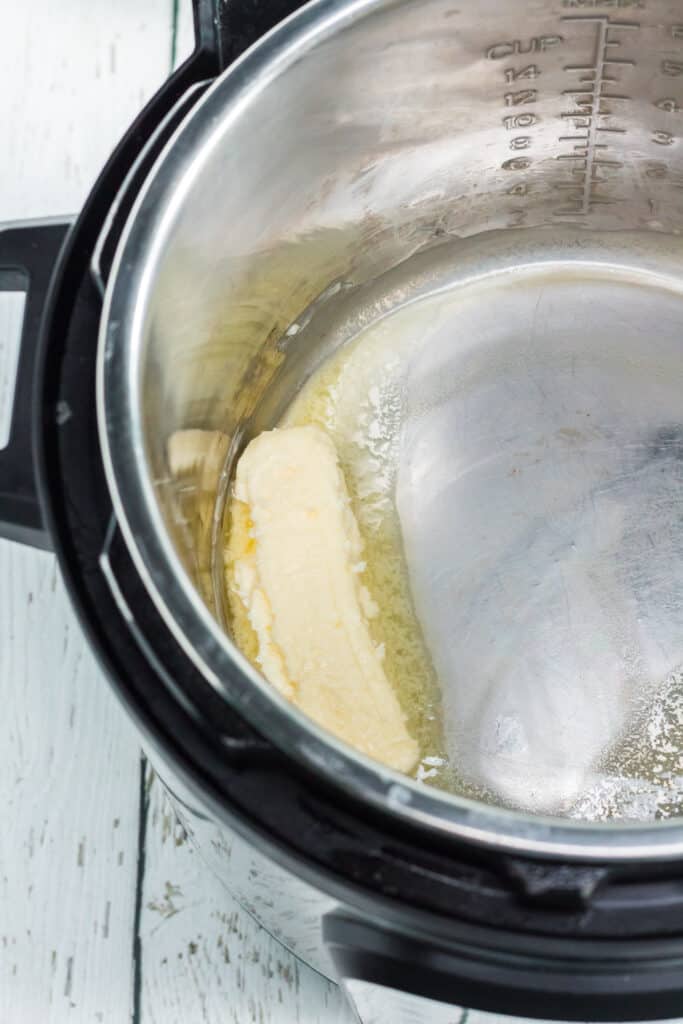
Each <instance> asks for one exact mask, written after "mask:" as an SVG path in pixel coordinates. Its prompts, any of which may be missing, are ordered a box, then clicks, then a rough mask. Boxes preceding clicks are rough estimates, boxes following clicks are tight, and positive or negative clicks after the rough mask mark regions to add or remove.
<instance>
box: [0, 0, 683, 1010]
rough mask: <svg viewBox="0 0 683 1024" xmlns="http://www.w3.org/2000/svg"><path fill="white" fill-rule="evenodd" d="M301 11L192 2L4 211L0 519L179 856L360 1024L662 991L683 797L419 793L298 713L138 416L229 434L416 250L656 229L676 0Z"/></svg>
mask: <svg viewBox="0 0 683 1024" xmlns="http://www.w3.org/2000/svg"><path fill="white" fill-rule="evenodd" d="M298 6H299V5H298V4H296V3H291V2H288V0H270V2H266V3H260V2H259V0H229V2H228V3H225V2H224V0H215V3H211V2H210V0H196V2H195V7H194V16H195V28H196V40H197V44H196V49H195V51H194V53H193V54H192V56H191V57H190V58H189V60H188V61H187V62H186V63H185V64H184V65H183V66H182V67H181V68H180V69H179V70H178V71H177V72H176V73H175V74H174V75H173V76H172V77H171V78H170V79H169V81H168V82H167V83H166V84H165V85H164V86H163V88H162V89H161V90H160V91H159V92H158V93H157V95H156V96H155V97H154V98H153V99H152V100H151V102H150V103H149V104H148V106H147V107H146V108H145V109H144V110H143V112H142V113H141V114H140V116H139V117H138V119H137V120H136V121H135V123H134V124H133V125H132V126H131V128H130V130H129V131H128V133H127V134H126V136H125V137H124V139H123V140H122V141H121V143H120V145H119V146H118V148H117V149H116V151H115V153H114V154H113V156H112V158H111V159H110V161H109V163H108V164H107V166H106V167H105V169H104V171H103V172H102V174H101V176H100V178H99V180H98V182H97V183H96V185H95V187H94V189H93V191H92V193H91V195H90V197H89V199H88V201H87V203H86V205H85V207H84V209H83V211H82V212H81V214H80V216H79V217H78V219H77V220H76V222H75V223H73V224H70V223H69V224H67V223H61V222H50V223H44V224H39V225H27V226H15V227H9V228H6V229H5V230H3V232H2V234H0V264H1V265H2V268H3V270H2V274H1V275H0V282H1V283H2V287H3V288H4V289H5V290H26V291H27V299H26V306H25V317H24V326H23V335H22V344H21V352H20V361H19V370H18V378H17V387H16V393H15V400H14V409H13V418H12V424H11V436H10V442H9V445H8V447H7V448H6V449H5V450H4V451H2V452H1V453H0V519H1V530H2V533H3V534H4V536H6V537H8V538H10V539H14V540H18V541H20V542H24V543H29V544H34V545H38V546H42V547H47V548H52V549H53V550H54V551H55V552H56V554H57V557H58V559H59V564H60V567H61V571H62V573H63V575H64V577H65V579H66V581H67V584H68V587H69V591H70V594H71V599H72V601H73V603H74V605H75V607H76V609H77V611H78V614H79V616H80V621H81V624H82V627H83V629H84V631H85V633H86V635H87V637H88V640H89V642H90V644H91V645H92V647H93V649H94V650H95V651H96V652H97V654H98V656H99V659H100V662H101V664H102V666H103V667H104V669H105V671H106V673H107V676H108V678H109V680H110V683H111V685H112V686H113V688H114V689H115V691H116V692H117V694H118V695H119V697H120V699H121V700H122V701H123V703H124V705H125V707H126V709H127V711H128V712H129V714H130V715H131V717H132V718H133V719H134V721H135V722H136V723H137V725H138V727H139V728H140V731H141V733H142V735H143V742H144V746H145V750H146V751H147V752H148V753H149V755H150V758H151V760H152V763H153V764H154V765H155V767H156V768H157V770H158V771H159V773H160V775H161V777H162V778H163V779H164V781H165V783H166V785H167V787H168V790H169V792H170V794H171V796H172V798H173V800H174V802H175V806H176V807H177V810H178V814H179V816H180V817H181V819H182V821H183V822H184V824H185V826H186V828H187V830H188V832H189V833H190V834H191V836H192V837H193V838H194V840H195V842H196V843H197V845H198V847H199V849H200V850H201V852H202V854H203V856H204V858H205V859H206V862H207V864H208V865H209V866H210V867H211V868H212V869H213V870H214V871H215V872H216V874H217V875H218V876H219V877H220V878H221V879H222V880H223V881H224V883H225V885H226V887H227V888H228V889H230V891H231V892H233V893H234V895H235V896H236V897H237V898H238V899H239V900H240V901H241V902H242V903H243V904H244V905H245V906H246V907H247V908H248V909H249V910H250V911H251V912H252V913H253V914H254V915H255V916H256V917H257V918H258V920H260V921H261V922H262V923H263V925H264V926H265V927H266V928H267V929H269V930H270V931H271V932H272V933H273V934H274V935H275V936H277V937H278V938H279V939H280V940H281V941H282V942H283V943H285V944H286V945H287V946H288V947H289V948H290V949H292V950H293V951H294V952H295V953H296V954H297V955H299V956H300V957H302V958H303V959H304V960H306V961H308V962H309V963H310V964H312V965H313V966H314V967H316V968H317V969H318V970H320V971H322V972H323V973H325V974H326V975H328V976H330V977H332V978H334V979H336V980H339V981H340V982H341V983H342V984H343V986H344V989H345V991H346V993H347V995H348V998H349V1000H350V1001H351V1003H352V1004H353V1005H354V1006H355V1008H356V1010H357V1013H358V1015H359V1018H360V1019H362V1020H363V1022H364V1024H370V1022H377V1024H388V1022H391V1024H398V1022H402V1021H403V1022H408V1021H411V1022H412V1021H415V1022H417V1021H423V1020H424V1021H430V1022H435V1024H438V1022H441V1021H443V1022H444V1024H445V1022H449V1024H450V1022H451V1021H453V1020H455V1019H457V1009H456V1008H458V1007H460V1008H463V1007H472V1008H476V1009H480V1010H487V1011H494V1012H497V1013H502V1014H508V1015H511V1016H515V1015H516V1016H526V1017H537V1018H544V1019H558V1020H592V1021H626V1020H644V1019H648V1020H651V1019H659V1018H670V1017H676V1016H680V1015H681V1013H683V823H681V822H680V820H679V819H677V818H675V817H674V818H672V819H671V820H669V821H657V822H650V823H631V824H628V823H623V822H604V823H600V824H595V823H589V822H579V821H567V820H563V819H560V818H548V817H543V816H540V815H533V814H523V813H521V812H515V811H512V810H509V809H505V808H503V807H498V806H495V805H494V804H491V803H484V802H478V801H477V800H474V799H465V798H459V797H455V796H449V795H447V794H444V793H441V792H439V791H438V790H437V789H434V788H430V787H427V786H424V785H420V784H418V783H416V782H413V781H411V780H408V779H406V778H404V777H402V776H399V775H397V774H395V773H393V772H392V771H390V770H388V769H386V768H383V767H382V766H380V765H378V764H375V763H373V762H371V761H369V760H367V759H365V758H364V757H362V756H361V755H359V754H357V753H355V752H354V751H352V750H351V749H350V748H348V747H346V746H344V745H343V744H342V743H340V742H338V741H336V740H335V739H334V738H333V737H331V736H330V735H329V734H327V733H325V732H324V731H323V730H321V729H320V728H318V727H317V726H315V725H314V724H313V723H312V722H311V721H309V720H308V719H306V718H304V716H302V715H301V714H300V713H298V712H297V710H296V709H295V708H293V707H292V706H291V705H289V704H288V703H287V702H286V701H285V700H283V699H282V698H280V697H279V696H278V694H277V693H276V692H275V691H274V689H272V688H271V687H269V686H268V685H267V684H266V683H265V682H264V681H263V680H262V679H260V677H259V676H258V675H257V674H256V673H255V672H254V670H253V669H252V668H251V667H250V665H249V664H248V663H247V661H246V659H245V658H243V657H242V656H241V655H240V654H239V652H238V651H237V650H236V649H235V647H234V646H233V645H232V644H231V642H230V640H229V638H228V637H227V635H226V634H225V631H224V630H223V628H222V627H221V625H220V609H219V608H217V607H216V601H215V597H214V591H215V588H214V587H213V576H212V572H213V570H212V559H211V553H212V550H213V546H214V545H215V541H216V536H215V526H214V520H213V517H212V514H211V510H212V508H213V505H214V503H215V498H216V494H217V493H219V492H220V489H221V476H220V469H221V468H222V467H218V469H217V471H216V472H215V473H213V474H212V473H208V472H207V467H206V464H200V463H199V462H198V463H197V464H196V465H190V466H188V467H186V468H185V470H184V471H183V473H182V474H181V477H180V478H178V477H177V476H174V474H173V473H172V472H171V471H170V469H169V465H168V448H167V445H168V441H169V438H170V437H171V436H172V435H173V434H174V432H176V431H178V430H186V429H192V430H203V431H211V432H220V435H221V437H223V438H224V439H225V449H224V450H223V452H222V454H223V456H224V457H225V458H227V460H228V464H230V460H231V459H233V460H234V456H235V454H236V453H237V452H239V450H240V448H241V446H242V445H243V443H244V441H245V439H246V438H248V436H249V433H250V431H251V432H253V431H254V430H255V429H259V428H260V427H262V426H265V425H267V424H268V423H269V422H272V414H273V410H275V409H276V408H278V407H279V406H278V403H280V402H281V399H282V396H283V395H285V394H287V393H289V394H291V388H292V386H293V384H295V383H297V382H300V380H301V379H302V370H301V366H304V365H305V366H307V367H308V369H309V370H310V367H311V366H314V365H315V364H316V360H318V361H319V355H320V353H321V352H322V351H323V348H324V337H325V336H326V332H325V330H324V329H322V328H321V327H320V325H321V324H322V325H323V327H324V326H325V324H326V323H327V320H326V317H327V316H328V315H331V314H329V310H332V311H333V312H334V310H335V309H336V308H337V307H336V306H335V303H336V302H339V301H342V300H343V301H344V302H345V303H349V302H353V300H354V296H355V295H357V294H359V292H358V291H357V290H358V289H361V290H362V289H367V288H369V287H372V284H373V282H375V281H377V280H379V279H380V278H382V276H383V275H386V274H390V273H392V271H393V269H394V268H396V267H397V266H399V265H400V264H401V263H402V262H403V261H404V260H405V259H406V258H407V257H409V256H412V255H414V254H415V253H422V252H424V253H429V252H431V251H432V249H433V248H434V247H437V246H442V245H444V244H446V243H450V242H452V241H453V240H455V241H457V240H464V239H470V240H471V239H475V238H477V237H479V236H480V235H481V236H483V235H484V234H486V233H489V232H491V233H493V234H491V235H487V237H489V238H492V239H493V242H492V245H493V248H494V249H496V250H497V251H500V252H508V251H512V250H511V249H510V245H511V242H508V239H512V238H513V235H514V237H518V236H519V234H520V232H521V233H522V234H523V233H524V232H526V231H527V230H533V229H548V231H549V232H551V233H552V238H556V237H559V238H560V239H562V237H563V234H564V236H566V237H567V238H571V239H572V240H573V241H572V246H573V248H574V250H576V251H578V250H580V248H581V244H582V242H581V239H582V237H583V233H585V232H590V231H595V230H598V231H600V232H602V233H603V234H604V235H605V236H609V235H612V234H614V235H616V234H617V233H619V232H645V233H649V234H650V235H651V236H652V237H653V238H657V237H660V236H661V237H662V238H666V239H667V243H666V244H667V245H668V246H669V250H670V251H672V252H673V253H674V257H675V255H676V252H677V248H678V246H679V245H680V241H679V237H680V232H681V229H683V191H682V190H683V158H682V156H681V154H682V153H683V6H682V5H681V4H680V3H677V2H670V0H669V2H667V0H611V2H610V0H520V2H519V3H514V4H513V3H510V2H506V0H482V2H480V3H478V4H476V5H472V4H469V5H468V4H465V5H463V4H460V3H458V2H457V0H313V2H312V3H309V4H307V5H306V6H305V7H303V8H301V10H298V11H295V10H294V9H295V8H296V7H298ZM283 19H284V20H283ZM276 23H278V24H276ZM549 237H550V236H549ZM624 237H626V236H624ZM506 247H507V248H506ZM674 257H672V258H674ZM652 272H653V273H654V272H655V271H654V270H653V271H652ZM670 276H671V275H670ZM660 285H661V282H660V283H659V284H658V285H657V287H660ZM634 287H640V286H639V285H634ZM672 287H673V285H672ZM656 308H657V307H656V305H655V307H654V308H653V311H652V314H651V322H652V330H653V332H654V331H656V330H657V328H658V321H657V315H656ZM617 312H619V311H618V310H615V315H616V313H617ZM304 348H305V351H304ZM646 349H647V345H645V350H646ZM304 356H305V358H304ZM638 358H640V356H638ZM629 359H631V360H633V359H636V353H634V352H629ZM302 360H303V362H302ZM679 364H680V358H679ZM638 365H641V364H640V363H639V364H638ZM642 365H643V367H644V368H643V371H642V372H643V374H644V375H645V374H647V373H651V372H652V370H651V368H650V370H648V368H647V365H646V363H643V364H642ZM655 376H656V372H655ZM288 387H289V389H290V390H289V391H288V390H287V389H288ZM269 410H270V411H269ZM667 417H668V420H670V418H671V417H670V414H669V413H668V414H667ZM662 431H664V433H662V432H660V440H661V439H662V438H664V439H665V440H666V441H667V445H668V447H667V449H666V450H667V452H669V453H671V451H673V453H674V456H675V459H676V460H677V461H675V460H674V463H673V466H674V469H673V470H671V467H669V471H671V472H675V471H676V467H678V469H677V472H678V473H679V474H680V467H681V449H680V438H681V432H680V427H679V428H678V433H677V432H676V431H677V425H676V424H672V423H671V422H667V423H664V424H662ZM666 431H668V433H666ZM662 443H663V442H662ZM224 482H225V481H223V484H224ZM669 510H670V511H671V514H672V516H673V518H672V535H673V530H674V527H675V526H676V524H678V529H679V533H680V510H679V511H676V510H675V509H673V508H670V509H669ZM674 513H675V515H674ZM672 544H673V542H672ZM675 550H677V549H676V547H675V545H674V546H673V547H672V551H675Z"/></svg>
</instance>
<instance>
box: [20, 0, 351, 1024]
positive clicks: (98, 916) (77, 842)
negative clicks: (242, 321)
mask: <svg viewBox="0 0 683 1024" xmlns="http://www.w3.org/2000/svg"><path fill="white" fill-rule="evenodd" d="M188 15H189V0H175V2H174V0H57V2H55V0H30V2H29V0H0V26H1V28H0V127H1V129H2V139H1V143H0V222H2V221H12V220H20V219H23V218H40V217H45V216H55V215H59V214H71V213H74V212H76V211H77V210H78V209H79V208H80V206H81V205H82V203H83V201H84V199H85V197H86V195H87V192H88V190H89V188H90V186H91V184H92V183H93V181H94V179H95V177H96V175H97V172H98V171H99V169H100V168H101V166H102V164H103V163H104V161H105V159H106V158H107V156H108V154H109V152H110V151H111V149H112V147H113V145H114V144H115V142H116V141H117V139H118V138H119V136H120V135H121V133H122V132H123V130H124V129H125V128H126V126H127V125H128V124H129V123H130V121H131V120H132V118H133V116H134V115H135V114H136V112H137V111H138V110H139V108H140V107H141V106H142V104H143V103H144V102H145V100H146V99H147V98H148V97H149V96H150V95H151V94H152V92H153V91H154V90H155V89H156V88H157V87H158V86H159V84H160V83H161V82H162V80H163V79H164V77H165V76H166V75H168V73H169V71H170V69H171V67H172V66H173V65H174V64H175V63H177V62H178V61H179V60H181V59H182V58H183V57H184V56H185V55H186V54H187V53H188V52H189V50H190V47H191V26H190V21H189V17H188ZM13 320H16V317H13V315H12V311H11V310H10V309H8V306H7V303H3V304H2V305H0V364H1V365H0V384H1V381H2V375H3V371H4V370H6V368H7V354H8V351H9V350H10V348H11V344H10V336H9V335H10V332H11V328H12V322H13ZM2 393H3V392H2V387H1V386H0V397H1V396H2ZM0 709H1V710H0V808H2V814H3V827H2V829H1V830H0V1022H1V1024H34V1022H36V1024H37V1022H39V1024H53V1022H62V1021H67V1020H68V1021H77V1022H81V1021H83V1022H93V1024H98V1022H99V1024H122V1022H128V1021H133V1024H153V1022H158V1024H161V1022H163V1024H175V1022H177V1024H193V1022H195V1021H203V1022H209V1024H214V1022H220V1024H223V1022H225V1024H251V1022H254V1024H293V1022H299V1024H350V1022H351V1015H350V1013H349V1011H348V1010H347V1009H346V1007H345V1006H344V1005H343V1003H342V999H341V997H340V995H339V993H338V991H337V989H336V988H335V987H334V986H332V985H330V984H329V983H328V982H326V981H325V980H323V979H322V978H321V977H319V976H318V975H316V974H315V973H314V972H313V971H311V970H309V969H307V968H306V967H304V966H303V965H301V964H300V963H298V962H297V961H296V960H295V959H294V958H293V957H292V956H290V955H289V954H288V953H287V952H286V951H285V950H284V949H283V947H282V946H280V945H279V944H278V943H277V942H275V941H274V940H273V939H271V938H269V936H268V935H267V934H266V933H265V932H264V931H263V930H262V929H260V928H259V926H258V925H256V924H255V923H254V922H253V921H252V920H251V919H250V918H249V917H248V915H247V914H246V913H244V912H243V911H242V910H241V909H240V908H239V907H238V906H237V904H235V903H234V902H232V901H231V900H230V898H229V897H228V896H227V895H226V894H225V892H224V891H223V890H222V889H221V888H220V886H219V885H218V883H216V882H215V881H213V880H212V878H211V877H210V876H209V875H208V873H207V872H206V871H204V870H202V865H201V863H199V861H198V856H197V855H196V854H195V853H194V852H193V851H192V849H191V848H190V847H189V846H188V845H187V843H186V842H185V839H184V836H183V834H182V831H181V830H180V829H179V827H178V825H177V823H176V821H175V819H174V816H173V813H172V811H171V809H170V807H169V805H168V804H167V802H166V800H165V798H164V795H163V793H162V791H161V787H160V785H159V783H158V782H156V781H155V780H154V779H153V778H152V777H151V775H150V773H149V772H148V771H147V768H146V765H145V761H144V758H143V757H142V756H141V753H140V749H139V744H138V739H137V737H136V735H135V733H134V730H133V728H132V726H131V725H130V723H129V722H128V720H127V719H126V717H125V715H124V713H123V711H122V710H121V708H120V707H119V706H118V704H117V702H116V700H115V698H114V697H113V695H112V694H111V693H110V692H109V690H108V687H107V684H106V682H105V680H104V678H103V677H102V675H101V673H100V671H99V670H98V668H97V666H96V664H95V662H94V659H93V657H92V655H91V654H90V653H89V651H88V648H87V646H86V644H85V641H84V639H83V637H82V635H81V633H80V631H79V628H78V625H77V623H76V620H75V618H74V615H73V614H72V612H71V610H70V607H69V604H68V602H67V598H66V595H65V591H64V587H63V585H62V582H61V580H60V578H59V574H58V572H57V568H56V564H55V560H54V558H53V556H51V555H47V554H42V553H38V552H35V551H30V550H26V549H22V548H20V547H18V546H16V545H13V544H9V543H7V542H0Z"/></svg>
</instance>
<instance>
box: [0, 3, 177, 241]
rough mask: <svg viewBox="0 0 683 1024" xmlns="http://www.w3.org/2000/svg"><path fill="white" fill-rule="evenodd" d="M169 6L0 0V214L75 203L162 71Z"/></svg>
mask: <svg viewBox="0 0 683 1024" xmlns="http://www.w3.org/2000/svg"><path fill="white" fill-rule="evenodd" d="M182 2H183V3H184V2H186V0H182ZM171 10H172V0H144V2H142V3H141V2H140V0H115V2H114V0H88V2H87V3H84V2H83V0H59V3H57V4H56V3H54V0H31V2H30V3H15V2H12V0H2V2H1V3H0V13H1V15H2V31H0V83H1V86H2V87H1V88H0V125H2V147H0V221H3V220H16V219H20V218H24V217H30V218H33V217H39V216H43V215H57V214H63V213H74V212H76V211H77V210H78V209H79V208H80V207H81V205H82V204H83V201H84V200H85V197H86V195H87V193H88V191H89V189H90V187H91V185H92V183H93V182H94V180H95V178H96V176H97V174H98V172H99V170H100V169H101V167H102V166H103V164H104V163H105V161H106V159H107V157H108V156H109V154H110V152H111V150H112V149H113V147H114V145H115V143H116V142H117V141H118V139H119V137H120V136H121V135H122V134H123V132H124V130H125V129H126V128H127V126H128V125H129V124H130V122H131V120H132V119H133V117H134V116H135V114H136V113H137V112H138V111H139V110H140V108H141V107H142V106H143V105H144V103H145V102H146V101H147V99H148V98H149V97H150V96H151V95H152V93H153V92H154V90H155V89H156V88H157V87H158V86H159V85H160V84H161V82H162V81H163V80H164V78H165V77H166V75H167V74H168V71H169V65H170V53H171V43H170V39H171V34H170V26H171Z"/></svg>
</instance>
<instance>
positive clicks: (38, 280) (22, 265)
mask: <svg viewBox="0 0 683 1024" xmlns="http://www.w3.org/2000/svg"><path fill="white" fill-rule="evenodd" d="M70 225H71V222H70V221H53V222H49V223H44V224H31V225H25V226H24V225H22V226H17V227H8V228H5V229H3V230H1V231H0V291H3V292H7V291H26V301H25V305H24V318H23V325H22V331H21V341H20V350H19V360H18V369H17V377H16V384H15V388H14V402H13V406H12V421H11V427H10V435H9V442H8V444H7V447H6V448H4V449H3V450H2V451H0V536H1V537H6V538H7V539H9V540H16V541H20V542H21V543H22V544H32V545H33V546H34V547H40V548H50V538H49V536H48V534H47V532H46V531H45V529H44V527H43V516H42V512H41V508H40V502H39V500H38V492H37V485H36V478H35V473H34V461H33V454H32V440H31V435H32V430H31V410H32V406H33V377H34V368H35V361H36V350H37V346H38V336H39V333H40V322H41V318H42V314H43V307H44V305H45V296H46V294H47V290H48V287H49V284H50V279H51V277H52V273H53V270H54V268H55V265H56V263H57V259H58V256H59V253H60V250H61V248H62V245H63V243H64V239H65V237H66V234H67V232H68V230H69V227H70Z"/></svg>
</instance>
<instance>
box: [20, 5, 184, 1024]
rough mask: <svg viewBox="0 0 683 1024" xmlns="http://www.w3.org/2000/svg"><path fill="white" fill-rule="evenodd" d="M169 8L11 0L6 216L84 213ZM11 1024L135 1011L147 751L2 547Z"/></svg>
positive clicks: (38, 563) (116, 1016)
mask: <svg viewBox="0 0 683 1024" xmlns="http://www.w3.org/2000/svg"><path fill="white" fill-rule="evenodd" d="M170 14H171V4H170V0H145V3H142V4H141V3H139V2H137V0H117V2H116V3H112V2H111V0H90V2H89V3H88V4H83V3H82V2H81V0H60V3H59V4H56V5H55V4H54V3H53V2H52V0H32V2H31V3H30V4H24V3H9V2H5V3H4V4H2V32H1V33H0V124H1V125H2V126H3V140H2V147H0V221H12V220H19V219H22V218H25V217H29V218H36V217H43V216H49V215H56V214H60V213H65V212H66V213H71V212H75V211H76V210H77V209H78V208H79V207H80V205H81V204H82V202H83V200H84V199H85V196H86V194H87V191H88V189H89V188H90V186H91V184H92V182H93V181H94V179H95V177H96V175H97V173H98V172H99V170H100V167H101V165H102V164H103V162H104V161H105V159H106V157H107V156H108V155H109V152H110V151H111V149H112V148H113V146H114V144H115V143H116V141H117V139H118V137H119V135H120V134H121V132H122V131H123V130H124V129H125V127H126V126H127V124H128V123H129V121H130V120H131V119H132V117H133V116H134V115H135V113H136V112H137V110H138V109H139V108H140V106H141V105H142V103H143V102H144V101H145V100H146V99H147V97H148V96H149V95H151V93H152V92H153V91H154V89H155V88H156V87H157V86H158V84H159V83H160V82H161V81H162V80H163V78H164V77H165V74H166V73H167V70H168V64H169V59H170ZM0 702H1V703H0V707H2V714H0V801H1V806H2V807H3V809H4V814H5V820H4V823H3V829H2V832H1V833H0V1020H1V1021H2V1022H3V1024H25V1022H28V1021H41V1024H43V1022H47V1024H52V1022H54V1024H61V1022H63V1021H66V1020H74V1021H79V1022H80V1021H93V1022H97V1021H100V1022H103V1024H107V1022H111V1024H119V1022H122V1021H127V1020H129V1019H130V1011H131V1005H132V972H133V964H132V941H133V939H132V937H133V916H134V900H135V879H136V873H137V872H136V857H137V828H138V790H139V786H138V782H139V750H138V742H137V738H136V737H135V735H134V733H133V730H132V727H131V726H130V724H129V723H128V722H127V720H126V718H125V716H124V714H123V712H122V711H121V710H120V709H119V707H118V705H117V704H116V702H115V700H114V697H113V696H112V695H111V694H110V692H109V691H108V688H107V685H106V683H105V681H104V679H103V678H102V676H101V674H100V672H99V671H98V669H97V667H96V666H95V664H94V660H93V658H92V656H91V655H90V654H89V652H88V650H87V647H86V644H85V641H84V639H83V637H82V635H81V632H80V630H79V627H78V625H77V623H76V621H75V618H74V616H73V614H72V612H71V611H70V609H69V606H68V601H67V598H66V595H65V593H64V587H63V585H62V583H61V581H60V580H59V578H58V575H57V571H56V565H55V561H54V559H53V558H52V557H51V556H48V555H45V554H39V553H36V552H32V551H27V550H22V549H20V548H18V547H15V546H14V545H11V544H8V543H5V542H1V543H0Z"/></svg>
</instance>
